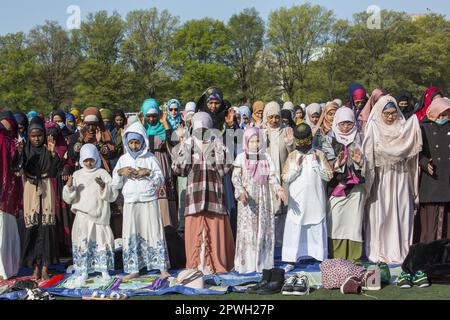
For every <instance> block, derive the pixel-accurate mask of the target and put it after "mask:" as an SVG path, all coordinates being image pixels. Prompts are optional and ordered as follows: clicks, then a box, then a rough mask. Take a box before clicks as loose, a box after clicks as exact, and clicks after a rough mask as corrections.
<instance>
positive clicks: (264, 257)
mask: <svg viewBox="0 0 450 320" xmlns="http://www.w3.org/2000/svg"><path fill="white" fill-rule="evenodd" d="M265 156H266V157H267V160H268V162H269V166H270V175H269V179H268V181H267V183H265V184H258V183H256V182H255V181H253V180H252V178H251V177H250V176H249V175H248V172H247V170H245V169H243V168H244V161H245V157H246V155H245V153H241V154H239V155H238V156H237V157H236V160H235V162H234V164H233V166H234V170H233V176H232V181H233V185H234V187H235V197H236V199H238V200H239V196H240V194H241V193H242V192H244V191H246V192H247V193H248V195H249V201H248V203H247V205H246V206H244V205H243V204H242V203H241V202H240V201H238V223H237V235H236V254H235V258H234V268H235V270H236V271H237V272H239V273H250V272H262V270H263V269H271V268H273V265H274V248H275V215H274V214H275V212H274V205H273V200H272V193H271V189H270V188H271V186H272V185H273V188H274V190H275V192H276V193H278V191H279V189H280V188H281V186H280V180H279V178H278V172H277V170H276V167H275V165H274V163H273V161H272V159H271V158H270V156H269V154H267V153H266V154H265Z"/></svg>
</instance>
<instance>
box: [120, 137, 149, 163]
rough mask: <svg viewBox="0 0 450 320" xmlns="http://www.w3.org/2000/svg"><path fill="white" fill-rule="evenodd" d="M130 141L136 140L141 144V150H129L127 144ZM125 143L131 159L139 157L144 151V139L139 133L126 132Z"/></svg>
mask: <svg viewBox="0 0 450 320" xmlns="http://www.w3.org/2000/svg"><path fill="white" fill-rule="evenodd" d="M131 140H138V141H139V142H140V143H141V149H139V151H133V150H131V149H130V147H129V146H128V142H129V141H131ZM125 143H126V145H127V151H128V153H129V154H130V156H132V157H133V159H136V158H137V157H139V156H140V155H141V154H142V153H143V152H144V149H145V141H144V137H143V136H141V135H140V134H139V133H137V132H128V133H127V134H126V135H125Z"/></svg>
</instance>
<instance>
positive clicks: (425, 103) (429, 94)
mask: <svg viewBox="0 0 450 320" xmlns="http://www.w3.org/2000/svg"><path fill="white" fill-rule="evenodd" d="M438 94H440V95H441V96H442V97H444V92H443V91H442V90H441V89H440V88H438V87H431V88H428V89H427V90H425V92H424V93H423V95H422V98H421V99H420V104H421V106H420V109H419V110H418V111H417V112H416V116H417V118H418V119H419V121H420V120H422V118H423V117H425V116H426V114H427V111H428V108H429V107H430V105H431V102H433V98H434V97H435V96H436V95H438Z"/></svg>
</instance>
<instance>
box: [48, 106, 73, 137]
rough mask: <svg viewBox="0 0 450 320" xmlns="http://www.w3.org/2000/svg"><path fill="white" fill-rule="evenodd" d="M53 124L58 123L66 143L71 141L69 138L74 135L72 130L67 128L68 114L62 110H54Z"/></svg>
mask: <svg viewBox="0 0 450 320" xmlns="http://www.w3.org/2000/svg"><path fill="white" fill-rule="evenodd" d="M50 121H51V122H53V123H56V124H57V125H58V126H59V128H60V129H61V133H62V135H63V137H64V139H66V141H68V140H69V137H70V136H71V135H72V134H73V133H74V132H73V131H72V130H70V129H69V128H67V126H66V114H65V112H64V111H62V110H54V111H53V112H52V114H51V119H50Z"/></svg>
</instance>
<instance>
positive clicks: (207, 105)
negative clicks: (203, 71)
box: [197, 87, 239, 132]
mask: <svg viewBox="0 0 450 320" xmlns="http://www.w3.org/2000/svg"><path fill="white" fill-rule="evenodd" d="M197 107H198V110H199V111H203V112H206V113H207V114H209V116H210V117H211V119H212V120H213V128H214V129H217V130H219V131H221V132H224V130H226V129H237V128H238V127H239V124H238V123H237V121H235V119H234V110H233V109H232V108H227V107H226V104H225V100H223V94H222V90H220V89H219V88H216V87H210V88H208V89H206V91H205V92H204V93H203V95H202V96H201V97H200V99H199V101H198V102H197Z"/></svg>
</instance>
